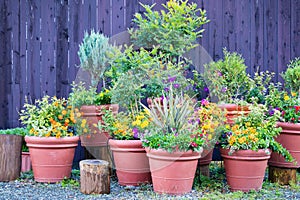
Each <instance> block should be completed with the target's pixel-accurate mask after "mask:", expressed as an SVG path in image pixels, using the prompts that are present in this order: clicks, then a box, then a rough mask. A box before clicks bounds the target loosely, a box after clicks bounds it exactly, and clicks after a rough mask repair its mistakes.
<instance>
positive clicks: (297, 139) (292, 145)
mask: <svg viewBox="0 0 300 200" xmlns="http://www.w3.org/2000/svg"><path fill="white" fill-rule="evenodd" d="M277 125H278V126H279V127H281V128H282V131H281V133H280V135H279V136H277V137H276V141H277V142H279V143H280V144H282V146H283V147H285V148H286V149H287V150H288V151H289V152H290V153H291V155H292V156H293V157H294V158H295V159H296V161H297V164H296V165H295V164H294V163H293V162H286V161H285V159H284V157H283V156H281V155H279V154H278V153H276V152H273V153H272V154H271V158H270V160H269V165H271V166H275V167H282V168H299V167H300V123H298V124H293V123H284V122H278V123H277Z"/></svg>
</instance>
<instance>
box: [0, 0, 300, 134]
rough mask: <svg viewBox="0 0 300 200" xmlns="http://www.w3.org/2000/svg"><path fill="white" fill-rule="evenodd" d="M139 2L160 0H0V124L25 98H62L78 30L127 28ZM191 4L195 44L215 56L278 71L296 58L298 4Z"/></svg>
mask: <svg viewBox="0 0 300 200" xmlns="http://www.w3.org/2000/svg"><path fill="white" fill-rule="evenodd" d="M138 2H141V3H143V4H153V3H156V6H155V7H154V8H155V9H158V10H159V9H162V8H163V7H162V6H161V4H162V3H166V2H167V0H141V1H137V0H50V1H44V0H0V11H1V13H0V45H1V47H2V48H0V75H1V79H0V81H1V84H0V93H1V94H2V95H1V96H0V113H1V114H2V115H1V116H3V117H0V128H5V127H13V126H18V125H19V123H18V115H17V113H18V112H17V111H18V110H19V109H20V107H21V106H22V105H23V103H24V99H25V96H26V95H27V96H28V97H29V98H30V99H32V100H34V99H36V98H40V97H41V96H42V95H43V94H49V95H57V96H63V97H67V96H68V93H69V91H70V83H71V82H72V81H73V80H75V78H76V74H77V71H78V68H77V67H76V66H78V65H79V58H78V55H77V51H78V46H79V44H80V43H81V41H82V38H83V35H84V31H90V30H91V29H92V28H94V29H95V30H97V31H100V32H102V33H104V34H105V35H107V36H113V35H115V34H118V33H120V32H122V31H124V30H126V29H127V28H129V27H133V23H132V21H131V20H132V18H133V15H134V13H136V12H140V13H142V12H144V9H142V7H141V6H140V4H139V3H138ZM190 2H195V3H197V4H198V6H199V7H200V8H204V9H206V10H207V15H208V18H209V19H210V20H211V22H210V23H209V24H207V25H205V26H204V28H205V29H206V31H205V32H204V34H203V38H202V39H201V40H199V42H200V44H202V46H203V47H204V48H205V49H206V50H207V52H208V53H209V55H210V56H211V57H212V58H213V59H214V60H217V59H220V58H222V57H223V53H222V49H223V48H224V47H227V48H228V49H229V50H231V51H237V52H238V53H241V54H242V55H243V57H244V58H245V62H246V64H247V65H248V66H249V69H248V72H249V73H250V74H251V75H253V73H254V72H255V71H256V69H257V67H258V66H260V69H261V70H270V71H274V72H276V73H278V74H279V73H280V72H282V71H284V70H285V69H286V65H287V63H288V62H289V60H290V59H293V58H295V57H296V56H300V1H297V0H278V1H273V0H264V1H256V0H251V1H249V0H241V1H236V0H209V1H207V0H190ZM126 39H127V38H126ZM276 80H280V81H282V79H281V77H280V76H279V75H277V77H276Z"/></svg>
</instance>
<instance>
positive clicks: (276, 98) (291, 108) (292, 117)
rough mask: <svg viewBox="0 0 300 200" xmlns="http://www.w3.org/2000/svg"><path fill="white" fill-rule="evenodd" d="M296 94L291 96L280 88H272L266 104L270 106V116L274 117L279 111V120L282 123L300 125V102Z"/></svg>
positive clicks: (292, 93) (293, 93)
mask: <svg viewBox="0 0 300 200" xmlns="http://www.w3.org/2000/svg"><path fill="white" fill-rule="evenodd" d="M297 96H298V95H297V93H296V92H291V93H290V94H289V93H287V92H286V91H283V90H280V89H279V88H278V87H275V86H274V87H271V89H270V92H269V95H268V96H267V97H266V103H267V105H268V106H269V111H268V115H269V116H272V115H273V114H274V112H275V111H279V112H280V113H281V116H280V118H279V120H280V121H282V122H290V123H300V112H299V111H300V101H299V99H298V98H297Z"/></svg>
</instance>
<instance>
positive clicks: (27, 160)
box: [21, 152, 31, 172]
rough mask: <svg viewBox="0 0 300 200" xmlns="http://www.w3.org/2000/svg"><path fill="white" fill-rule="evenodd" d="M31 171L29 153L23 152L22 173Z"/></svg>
mask: <svg viewBox="0 0 300 200" xmlns="http://www.w3.org/2000/svg"><path fill="white" fill-rule="evenodd" d="M30 170H31V161H30V154H29V152H22V167H21V171H22V172H28V171H30Z"/></svg>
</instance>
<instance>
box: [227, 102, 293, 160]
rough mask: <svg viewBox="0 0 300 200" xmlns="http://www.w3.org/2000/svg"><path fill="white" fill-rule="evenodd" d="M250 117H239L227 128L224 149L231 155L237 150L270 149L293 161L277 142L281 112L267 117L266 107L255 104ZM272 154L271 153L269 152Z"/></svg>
mask: <svg viewBox="0 0 300 200" xmlns="http://www.w3.org/2000/svg"><path fill="white" fill-rule="evenodd" d="M250 110H251V111H250V113H249V114H248V115H244V116H239V117H238V118H237V119H236V121H235V123H234V125H233V126H232V127H228V126H227V130H225V133H224V134H225V135H226V138H227V143H225V144H223V145H222V147H224V148H228V149H230V152H229V153H232V152H234V151H236V150H248V149H250V150H254V151H257V150H259V149H266V150H267V149H268V148H270V149H271V150H272V151H274V152H277V153H279V154H281V155H282V156H284V157H285V159H286V160H287V161H293V160H294V159H293V157H292V156H291V154H290V153H289V151H288V150H287V149H285V148H284V147H283V146H282V145H281V144H280V143H278V142H277V141H276V140H275V137H276V136H277V135H279V133H280V131H281V128H278V127H277V126H276V122H277V120H278V119H279V117H280V112H278V111H275V112H274V114H273V115H271V116H267V115H266V113H267V112H268V110H267V108H266V106H264V105H257V104H254V105H253V106H251V107H250ZM269 153H271V152H269Z"/></svg>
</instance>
